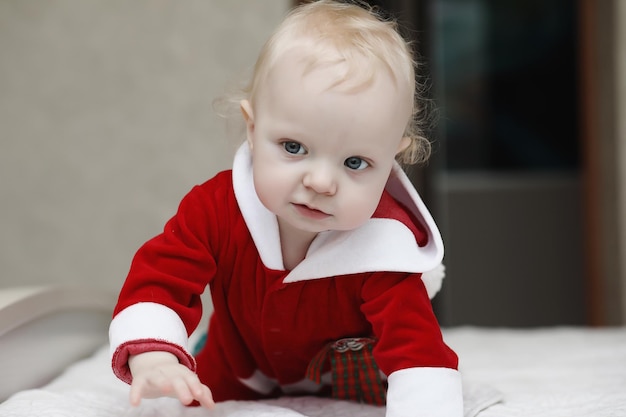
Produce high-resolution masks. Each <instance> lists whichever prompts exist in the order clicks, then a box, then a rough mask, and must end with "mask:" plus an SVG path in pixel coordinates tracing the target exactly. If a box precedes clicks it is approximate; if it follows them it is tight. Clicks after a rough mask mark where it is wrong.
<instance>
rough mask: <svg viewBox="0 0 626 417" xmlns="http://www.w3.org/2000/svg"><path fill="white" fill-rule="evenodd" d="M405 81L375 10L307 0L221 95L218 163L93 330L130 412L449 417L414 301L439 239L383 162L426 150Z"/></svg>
mask: <svg viewBox="0 0 626 417" xmlns="http://www.w3.org/2000/svg"><path fill="white" fill-rule="evenodd" d="M416 90H417V87H416V82H415V63H414V60H413V58H412V53H411V50H410V48H409V45H408V44H407V42H406V41H405V40H404V39H403V38H402V37H401V36H400V35H399V34H398V32H397V29H396V26H395V24H394V23H393V22H389V21H384V20H382V19H380V18H379V17H378V16H377V15H376V14H375V13H374V11H372V10H368V9H366V8H364V7H361V6H358V5H355V4H348V3H341V2H336V1H330V0H320V1H314V2H312V3H308V4H305V5H303V6H299V7H297V8H295V9H294V10H293V11H292V12H291V13H290V14H289V15H288V16H287V17H286V19H285V20H284V22H283V23H282V24H281V25H280V26H279V27H278V28H277V30H276V31H275V32H274V34H273V35H272V37H271V38H270V39H269V40H268V42H267V43H266V44H265V46H264V47H263V49H262V51H261V54H260V56H259V58H258V60H257V63H256V66H255V68H254V73H253V76H252V79H251V81H250V84H249V86H248V88H247V89H246V91H245V93H246V96H245V98H244V99H243V100H241V101H240V102H239V103H238V105H239V106H240V109H241V113H242V115H243V119H244V121H245V126H246V141H245V142H244V143H243V145H242V146H241V147H240V149H239V151H238V152H237V154H236V156H235V160H234V163H233V168H232V170H228V171H224V172H221V173H219V174H217V175H216V176H215V177H214V178H212V179H210V180H208V181H207V182H205V183H204V184H202V185H199V186H196V187H195V188H193V189H192V190H191V191H190V192H189V193H188V194H187V195H186V196H185V197H184V199H183V200H182V202H181V203H180V206H179V209H178V211H177V213H176V215H175V216H174V217H173V218H172V219H170V220H169V221H168V222H167V224H166V225H165V228H164V230H163V232H162V233H161V234H160V235H158V236H156V237H155V238H153V239H151V240H149V241H148V242H147V243H145V244H144V245H143V246H142V247H141V248H140V249H139V251H138V252H137V254H136V255H135V257H134V259H133V262H132V265H131V269H130V272H129V275H128V277H127V279H126V282H125V284H124V286H123V288H122V291H121V294H120V297H119V301H118V304H117V306H116V309H115V313H114V318H113V321H112V323H111V327H110V340H111V352H112V365H113V370H114V372H115V374H116V375H117V376H118V377H119V378H120V379H122V380H124V381H126V382H128V383H130V384H131V389H130V401H131V403H132V404H133V405H137V404H139V403H140V401H141V399H142V398H154V397H159V396H165V395H169V396H173V397H176V398H178V399H179V400H180V401H181V402H182V403H184V404H191V403H199V404H201V405H203V406H206V407H212V406H213V405H214V401H225V400H254V399H263V398H273V397H277V396H281V395H305V394H308V395H320V396H326V395H327V396H332V397H334V398H343V399H350V400H355V401H362V402H368V403H372V404H379V405H383V404H386V407H387V410H386V413H387V416H388V417H395V416H430V417H432V416H447V417H450V416H461V415H462V394H461V378H460V375H459V372H458V371H457V356H456V355H455V353H454V352H453V351H452V350H451V349H450V348H449V347H448V346H446V344H445V343H444V341H443V338H442V335H441V331H440V328H439V325H438V323H437V320H436V318H435V316H434V314H433V311H432V307H431V303H430V297H432V295H434V293H435V292H436V291H437V290H438V289H439V285H440V283H441V279H442V278H443V273H442V266H441V261H442V258H443V245H442V242H441V237H440V235H439V232H438V230H437V227H436V225H435V223H434V221H433V219H432V217H431V216H430V214H429V213H428V210H427V209H426V207H425V206H424V204H423V203H422V201H421V199H420V197H419V196H418V194H417V192H416V191H415V189H414V188H413V187H412V185H411V183H410V181H409V180H408V178H407V177H406V175H405V174H404V173H403V171H402V169H401V168H400V166H399V164H398V162H397V161H400V162H403V163H411V162H416V161H423V160H425V159H426V158H427V157H428V151H429V148H428V141H427V140H426V139H424V137H423V136H422V135H420V134H419V133H420V132H419V129H417V128H416V126H417V123H416V120H415V117H414V116H415V115H416V114H417V113H418V110H419V107H418V103H417V100H416V95H417V94H416ZM207 286H208V287H209V288H210V293H211V297H212V300H213V305H214V312H213V314H212V316H211V319H210V323H209V329H208V334H207V340H206V343H205V345H204V347H203V348H202V350H201V351H200V352H199V353H198V354H197V355H195V356H194V355H192V353H191V352H190V351H189V350H188V349H187V347H186V346H187V341H188V335H189V334H190V333H191V332H193V331H194V330H195V329H196V327H197V326H198V323H199V321H200V319H201V316H202V306H201V301H200V295H201V294H202V293H203V291H204V290H205V288H206V287H207Z"/></svg>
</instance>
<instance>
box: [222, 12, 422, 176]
mask: <svg viewBox="0 0 626 417" xmlns="http://www.w3.org/2000/svg"><path fill="white" fill-rule="evenodd" d="M296 47H300V48H306V49H305V50H306V52H307V56H308V58H307V62H306V64H307V68H308V69H309V70H311V69H313V68H315V67H316V66H319V65H325V64H332V63H335V62H344V63H346V64H347V72H346V73H345V74H344V76H343V77H342V78H341V79H338V80H336V81H335V83H334V84H333V86H337V85H340V84H341V85H342V86H345V87H347V88H358V87H359V86H362V85H366V84H367V83H369V82H371V81H372V80H373V78H374V76H375V75H376V74H375V71H376V69H378V68H380V65H381V64H382V66H383V67H384V68H385V69H386V70H387V71H388V72H389V74H390V75H391V76H392V78H393V79H394V80H395V81H396V82H397V83H398V84H400V85H406V86H409V88H410V89H411V90H412V91H411V92H410V93H411V96H412V100H413V111H412V112H411V117H410V118H409V120H408V121H407V125H406V127H405V131H404V136H405V137H409V138H410V144H409V146H408V147H407V148H406V149H405V150H404V151H402V152H401V153H399V154H398V155H397V160H398V161H399V162H400V163H402V164H413V163H417V162H424V161H426V160H427V159H428V157H429V156H430V142H429V141H428V139H427V138H426V137H425V136H424V132H423V129H422V127H423V117H420V116H422V115H423V113H424V108H423V107H422V106H420V102H423V101H424V100H423V99H422V98H421V97H420V95H421V86H420V85H418V83H417V81H416V73H415V71H416V68H417V62H416V61H415V59H414V57H413V51H412V49H411V44H410V43H409V42H407V41H406V40H405V39H404V38H403V37H402V36H401V35H400V33H399V31H398V25H397V23H396V22H395V21H392V20H385V19H383V18H381V17H380V16H379V14H378V13H377V12H376V10H375V9H373V8H372V7H371V6H369V5H366V4H364V3H358V2H357V1H353V2H339V1H335V0H317V1H312V2H309V3H305V4H303V5H301V6H298V7H296V8H294V9H292V10H291V12H290V13H289V14H288V15H287V16H286V18H285V19H284V20H283V22H282V23H281V24H280V25H279V26H278V27H277V28H276V30H275V31H274V33H273V34H272V35H271V37H270V38H269V39H268V40H267V42H266V43H265V45H264V46H263V47H262V49H261V52H260V54H259V57H258V59H257V61H256V64H255V66H254V69H253V73H252V77H251V79H250V81H249V83H248V84H247V86H245V87H244V88H243V91H242V92H243V93H244V96H245V98H247V99H248V100H249V101H250V103H251V104H252V106H254V103H255V99H256V97H257V95H258V92H259V89H260V87H261V86H262V85H263V82H264V81H265V80H266V79H267V76H268V74H269V72H270V71H271V69H272V68H273V67H274V64H275V63H276V61H277V60H278V59H279V58H280V57H281V56H283V54H284V53H285V52H286V51H288V50H290V49H292V48H296ZM329 52H331V53H329ZM373 64H378V65H373ZM234 101H237V104H238V101H239V100H237V98H235V97H232V98H231V100H230V102H231V103H232V102H234Z"/></svg>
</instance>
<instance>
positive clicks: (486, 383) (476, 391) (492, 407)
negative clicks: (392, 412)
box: [0, 328, 626, 417]
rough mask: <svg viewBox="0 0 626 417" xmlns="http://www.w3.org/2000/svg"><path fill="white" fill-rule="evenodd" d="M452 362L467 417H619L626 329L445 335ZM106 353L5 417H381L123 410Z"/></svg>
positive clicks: (253, 409)
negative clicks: (456, 355)
mask: <svg viewBox="0 0 626 417" xmlns="http://www.w3.org/2000/svg"><path fill="white" fill-rule="evenodd" d="M445 336H446V340H447V342H448V343H449V344H450V345H451V346H452V347H453V348H454V349H455V350H456V351H457V353H459V356H460V359H461V362H460V369H461V371H462V373H463V375H464V378H465V386H464V389H465V393H464V399H465V415H466V416H476V415H478V416H479V417H496V416H497V417H508V416H525V417H528V416H534V417H557V416H558V417H565V416H568V417H569V416H581V417H582V416H585V417H600V416H602V417H607V416H618V417H619V416H626V329H569V328H559V329H540V330H505V329H496V330H487V329H478V328H459V329H451V330H447V331H446V332H445ZM127 396H128V387H127V386H126V385H125V384H123V383H122V382H120V381H118V380H116V379H115V378H114V377H113V375H112V373H111V371H110V369H109V364H108V354H107V350H106V348H105V347H103V348H102V349H100V350H99V351H98V352H97V353H96V354H95V355H94V356H92V357H91V358H89V359H87V360H84V361H81V362H78V363H76V364H74V365H73V366H71V367H70V368H69V369H68V370H67V371H66V372H65V373H64V374H63V375H61V376H60V377H58V378H57V379H55V380H54V381H53V382H52V383H50V384H48V385H46V386H45V387H43V388H41V389H37V390H27V391H22V392H20V393H18V394H16V395H14V396H13V397H11V398H10V399H9V400H7V401H6V402H4V403H3V404H0V416H2V417H26V416H43V417H46V416H54V417H113V416H115V417H118V416H135V417H139V416H142V417H166V416H167V417H201V416H202V417H252V416H255V417H265V416H268V417H269V416H273V417H303V416H307V417H322V416H323V417H343V416H360V417H382V416H384V409H383V408H380V407H373V406H367V405H362V404H355V403H350V402H344V401H335V400H331V399H320V398H314V397H294V398H280V399H277V400H271V401H262V402H234V401H231V402H225V403H220V404H218V405H217V407H216V409H215V410H213V411H208V410H205V409H201V408H186V407H183V406H181V405H180V404H179V403H178V402H177V401H175V400H171V399H158V400H144V401H143V402H142V405H141V406H140V407H137V408H132V407H130V406H129V405H128V400H127Z"/></svg>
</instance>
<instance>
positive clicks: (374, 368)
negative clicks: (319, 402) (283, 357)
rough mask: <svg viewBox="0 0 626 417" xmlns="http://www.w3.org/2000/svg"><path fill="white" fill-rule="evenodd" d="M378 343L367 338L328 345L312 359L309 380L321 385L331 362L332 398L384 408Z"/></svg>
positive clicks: (309, 367)
mask: <svg viewBox="0 0 626 417" xmlns="http://www.w3.org/2000/svg"><path fill="white" fill-rule="evenodd" d="M375 343H376V341H375V340H374V339H370V338H365V337H364V338H347V339H341V340H338V341H336V342H333V343H329V344H328V345H326V346H325V347H324V348H323V349H322V350H320V352H319V353H318V354H317V355H315V357H313V359H312V360H311V363H310V364H309V366H308V368H307V372H306V376H307V378H309V379H311V380H313V381H315V382H316V383H318V384H320V383H321V380H322V372H323V370H324V368H325V365H326V364H327V363H328V362H329V361H330V369H331V373H332V379H333V383H332V392H333V394H332V396H333V398H337V399H342V400H351V401H356V402H362V403H367V404H374V405H385V397H386V395H385V392H386V387H385V384H384V383H383V381H382V379H381V377H380V371H379V369H378V365H376V362H375V361H374V356H373V354H372V350H373V348H374V344H375Z"/></svg>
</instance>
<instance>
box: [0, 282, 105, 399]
mask: <svg viewBox="0 0 626 417" xmlns="http://www.w3.org/2000/svg"><path fill="white" fill-rule="evenodd" d="M115 301H116V294H114V293H111V292H109V291H106V290H102V289H95V288H64V287H48V286H45V287H20V288H8V289H3V290H0V369H1V370H2V378H0V401H3V400H5V399H6V398H8V397H9V396H10V395H11V394H13V393H15V392H17V391H21V390H23V389H28V388H36V387H38V386H41V385H43V384H45V383H47V382H48V381H50V380H51V379H52V378H54V377H55V376H57V375H58V374H59V373H60V372H61V371H62V370H63V369H65V368H66V367H67V366H68V365H70V364H71V363H73V362H75V361H77V360H79V359H82V358H84V357H86V356H88V355H90V354H91V353H93V352H94V351H95V350H96V348H98V347H99V346H102V345H103V344H104V343H106V340H107V330H108V326H109V323H110V321H111V313H112V311H113V307H114V305H115Z"/></svg>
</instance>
